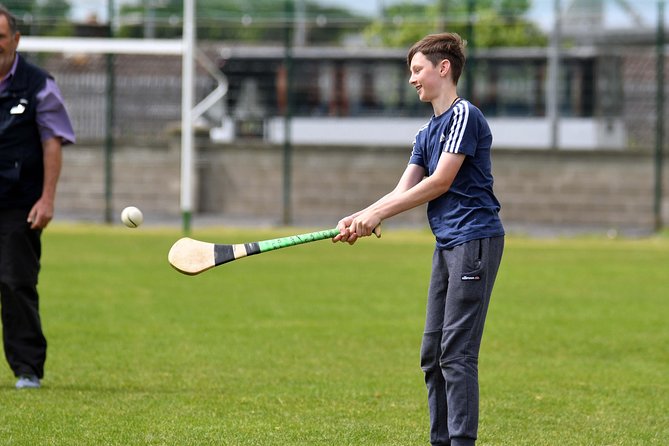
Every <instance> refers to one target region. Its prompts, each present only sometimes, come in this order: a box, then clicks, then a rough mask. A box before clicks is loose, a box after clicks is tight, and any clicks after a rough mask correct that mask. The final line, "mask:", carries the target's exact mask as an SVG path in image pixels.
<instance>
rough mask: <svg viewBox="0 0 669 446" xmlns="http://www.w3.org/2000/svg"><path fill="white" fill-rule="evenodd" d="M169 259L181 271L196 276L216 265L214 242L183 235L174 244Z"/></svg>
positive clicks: (168, 255)
mask: <svg viewBox="0 0 669 446" xmlns="http://www.w3.org/2000/svg"><path fill="white" fill-rule="evenodd" d="M167 260H168V261H169V262H170V265H172V267H174V269H176V270H177V271H179V272H180V273H183V274H188V275H189V276H194V275H196V274H199V273H201V272H204V271H206V270H208V269H210V268H213V267H214V266H216V259H215V254H214V244H213V243H207V242H201V241H199V240H193V239H192V238H189V237H183V238H181V239H179V240H177V241H176V242H175V243H174V245H172V248H170V252H169V253H168V254H167Z"/></svg>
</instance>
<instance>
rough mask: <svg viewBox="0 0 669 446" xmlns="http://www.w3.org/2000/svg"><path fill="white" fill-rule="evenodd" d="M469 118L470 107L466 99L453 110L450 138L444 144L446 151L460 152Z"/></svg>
mask: <svg viewBox="0 0 669 446" xmlns="http://www.w3.org/2000/svg"><path fill="white" fill-rule="evenodd" d="M468 119H469V107H468V106H467V104H466V102H465V101H460V103H458V104H457V105H456V106H455V109H454V110H453V118H452V124H451V129H450V131H449V132H448V139H447V140H446V144H444V150H443V151H444V152H449V153H459V152H460V144H461V143H462V138H463V137H464V135H465V129H466V128H467V120H468Z"/></svg>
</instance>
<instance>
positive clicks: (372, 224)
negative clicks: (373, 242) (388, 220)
mask: <svg viewBox="0 0 669 446" xmlns="http://www.w3.org/2000/svg"><path fill="white" fill-rule="evenodd" d="M380 224H381V218H380V217H379V216H378V215H376V213H374V212H364V213H362V214H360V215H358V216H357V217H355V218H354V219H353V221H352V222H351V224H350V225H349V229H350V230H351V231H353V233H354V234H355V235H356V236H357V237H369V236H370V235H372V233H374V229H376V227H377V226H379V225H380Z"/></svg>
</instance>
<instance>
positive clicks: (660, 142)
mask: <svg viewBox="0 0 669 446" xmlns="http://www.w3.org/2000/svg"><path fill="white" fill-rule="evenodd" d="M664 2H665V0H659V1H658V3H657V45H656V50H657V60H656V62H657V69H656V74H655V76H656V83H657V99H656V110H657V111H656V117H655V119H656V123H655V194H654V203H653V204H654V206H653V207H654V212H655V230H656V231H660V230H661V229H662V227H663V226H664V223H663V221H662V167H663V163H664V153H663V151H664V125H665V124H664V88H665V87H664V64H665V54H664V53H665V51H664V47H665V42H664V37H665V36H664Z"/></svg>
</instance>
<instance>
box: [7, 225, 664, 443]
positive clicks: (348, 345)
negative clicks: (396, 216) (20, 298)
mask: <svg viewBox="0 0 669 446" xmlns="http://www.w3.org/2000/svg"><path fill="white" fill-rule="evenodd" d="M291 233H295V230H290V229H285V230H276V231H261V230H258V231H233V230H229V229H226V230H223V229H214V228H211V229H206V230H200V229H198V230H197V231H195V232H194V234H193V236H194V237H197V238H200V239H206V240H210V241H222V242H229V243H231V242H248V241H252V240H258V239H266V238H273V237H277V236H282V235H288V234H291ZM179 236H180V233H179V231H178V230H177V229H173V230H172V229H157V228H155V229H152V228H140V229H137V230H129V229H125V228H118V227H115V228H104V227H92V226H68V225H64V224H61V225H58V224H54V225H53V226H52V227H50V228H49V229H48V230H47V231H46V232H45V234H44V256H43V270H42V275H41V283H40V290H41V296H42V303H41V305H42V319H43V325H44V329H45V333H46V335H47V338H48V340H49V353H48V360H47V367H46V377H45V379H44V381H43V388H42V389H40V390H38V391H17V390H15V389H14V387H13V385H14V378H13V376H12V374H11V372H10V371H9V368H8V367H7V366H5V371H4V372H3V373H2V374H0V408H1V409H0V444H1V445H26V446H36V445H39V446H43V445H96V446H97V445H355V446H359V445H403V446H411V445H427V444H428V441H427V422H428V421H427V411H426V404H425V389H424V384H423V377H422V372H421V371H420V368H419V360H418V353H419V347H420V341H421V335H422V328H423V327H422V326H423V316H424V303H425V295H426V290H427V280H428V275H429V269H430V261H431V254H432V249H433V241H432V238H431V236H430V235H429V234H428V233H426V232H407V231H392V230H387V231H386V233H385V234H384V236H383V237H382V238H381V239H380V240H376V239H366V240H363V241H361V242H360V243H358V244H357V245H356V246H354V247H349V246H348V245H336V246H333V245H332V244H331V243H329V242H328V241H323V242H318V243H312V244H309V245H302V246H299V247H293V248H289V249H285V250H281V251H276V252H271V253H267V254H263V255H260V256H256V257H253V258H249V259H243V260H240V261H237V262H233V263H231V264H228V265H225V266H222V267H219V268H216V269H214V270H211V271H208V272H206V273H204V274H202V275H200V276H195V277H188V276H184V275H180V274H178V273H176V272H175V271H174V270H172V269H171V268H170V267H169V265H168V264H167V261H166V254H167V251H168V249H169V247H170V246H171V244H172V242H173V241H174V240H176V238H178V237H179ZM668 265H669V238H667V237H666V236H665V237H657V238H649V239H639V240H620V239H619V240H608V239H605V238H603V237H601V238H599V237H580V238H573V239H529V238H523V237H513V236H510V237H508V238H507V247H506V251H505V257H504V260H503V264H502V268H501V270H500V275H499V278H498V283H497V287H496V290H495V292H494V294H493V299H492V302H491V306H490V312H489V317H488V323H487V326H486V333H485V336H484V341H483V347H482V352H481V358H480V381H481V404H482V406H481V423H480V430H479V442H478V444H479V445H481V446H497V445H509V446H520V445H527V446H541V445H547V446H556V445H560V446H568V445H574V446H587V445H593V446H595V445H596V446H604V445H621V446H622V445H624V446H628V445H644V446H646V445H658V446H659V445H662V446H664V445H667V444H669V416H668V415H667V414H669V397H668V395H669V348H668V346H669V329H668V328H667V327H668V319H669V273H668V269H667V268H668ZM3 363H4V362H3Z"/></svg>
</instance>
